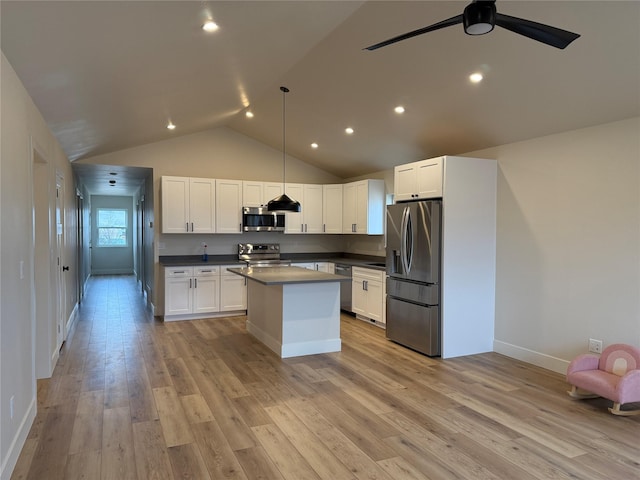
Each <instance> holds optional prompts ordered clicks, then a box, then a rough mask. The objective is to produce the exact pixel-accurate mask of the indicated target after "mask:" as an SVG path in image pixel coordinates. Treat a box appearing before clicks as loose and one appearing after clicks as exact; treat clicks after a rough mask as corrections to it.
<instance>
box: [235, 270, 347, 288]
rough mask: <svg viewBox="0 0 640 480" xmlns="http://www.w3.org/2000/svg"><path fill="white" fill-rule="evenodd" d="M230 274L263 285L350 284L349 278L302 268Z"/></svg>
mask: <svg viewBox="0 0 640 480" xmlns="http://www.w3.org/2000/svg"><path fill="white" fill-rule="evenodd" d="M228 271H229V272H233V273H235V274H237V275H241V276H243V277H245V278H248V279H250V280H255V281H256V282H259V283H262V284H263V285H290V284H295V283H326V282H350V281H351V279H350V278H349V277H343V276H341V275H334V274H333V273H325V272H318V271H316V270H309V269H306V268H300V267H245V268H229V269H228Z"/></svg>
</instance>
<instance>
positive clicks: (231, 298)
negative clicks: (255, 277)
mask: <svg viewBox="0 0 640 480" xmlns="http://www.w3.org/2000/svg"><path fill="white" fill-rule="evenodd" d="M246 309H247V281H246V279H245V278H243V277H240V276H239V275H235V274H233V273H232V274H227V275H222V276H220V311H221V312H231V311H234V310H246Z"/></svg>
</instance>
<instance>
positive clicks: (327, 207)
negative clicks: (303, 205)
mask: <svg viewBox="0 0 640 480" xmlns="http://www.w3.org/2000/svg"><path fill="white" fill-rule="evenodd" d="M322 223H323V230H324V233H342V185H341V184H337V185H324V186H323V187H322Z"/></svg>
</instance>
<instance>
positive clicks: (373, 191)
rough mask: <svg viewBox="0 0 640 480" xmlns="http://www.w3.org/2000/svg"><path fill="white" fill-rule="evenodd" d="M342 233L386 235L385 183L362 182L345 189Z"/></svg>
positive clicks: (380, 181)
mask: <svg viewBox="0 0 640 480" xmlns="http://www.w3.org/2000/svg"><path fill="white" fill-rule="evenodd" d="M342 198H343V209H342V215H343V217H342V233H360V234H366V235H382V234H383V233H384V208H385V202H384V181H383V180H361V181H359V182H352V183H347V184H345V185H344V187H343V197H342Z"/></svg>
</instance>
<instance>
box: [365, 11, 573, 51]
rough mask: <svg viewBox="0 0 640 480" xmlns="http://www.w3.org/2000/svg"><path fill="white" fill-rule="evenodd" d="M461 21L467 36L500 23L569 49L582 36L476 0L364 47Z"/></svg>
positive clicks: (482, 32)
mask: <svg viewBox="0 0 640 480" xmlns="http://www.w3.org/2000/svg"><path fill="white" fill-rule="evenodd" d="M459 23H462V24H463V26H464V31H465V33H466V34H467V35H484V34H485V33H489V32H490V31H491V30H493V28H494V27H495V26H496V25H497V26H499V27H502V28H506V29H507V30H511V31H512V32H514V33H517V34H519V35H524V36H525V37H529V38H531V39H533V40H537V41H538V42H542V43H546V44H547V45H551V46H552V47H556V48H561V49H563V48H566V46H567V45H569V44H570V43H571V42H573V41H574V40H575V39H576V38H578V37H579V36H580V35H578V34H577V33H572V32H568V31H567V30H562V29H560V28H556V27H552V26H550V25H544V24H542V23H537V22H532V21H531V20H525V19H523V18H517V17H511V16H509V15H504V14H502V13H498V12H497V11H496V2H495V0H473V2H472V3H470V4H469V5H467V6H466V7H465V9H464V12H463V13H462V14H461V15H456V16H455V17H451V18H448V19H447V20H443V21H441V22H438V23H434V24H433V25H429V26H428V27H424V28H419V29H418V30H414V31H412V32H408V33H405V34H403V35H398V36H397V37H393V38H390V39H389V40H385V41H384V42H380V43H376V44H375V45H371V46H369V47H366V48H365V50H377V49H378V48H381V47H386V46H387V45H391V44H392V43H396V42H400V41H402V40H406V39H407V38H411V37H415V36H418V35H422V34H423V33H429V32H433V31H434V30H440V29H441V28H446V27H451V26H453V25H458V24H459Z"/></svg>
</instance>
